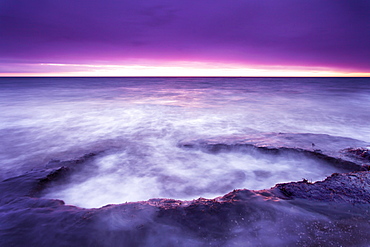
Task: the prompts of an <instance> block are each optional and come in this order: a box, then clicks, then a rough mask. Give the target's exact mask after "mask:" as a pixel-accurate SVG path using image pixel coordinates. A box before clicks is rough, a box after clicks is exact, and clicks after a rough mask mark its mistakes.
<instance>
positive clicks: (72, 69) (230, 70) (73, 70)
mask: <svg viewBox="0 0 370 247" xmlns="http://www.w3.org/2000/svg"><path fill="white" fill-rule="evenodd" d="M24 67H25V68H27V70H31V71H35V72H28V73H0V76H3V77H6V76H20V77H23V76H39V77H44V76H62V77H65V76H77V77H79V76H82V77H85V76H86V77H92V76H95V77H96V76H98V77H99V76H103V77H110V76H112V77H151V76H154V77H189V76H190V77H194V76H200V77H365V76H370V73H361V72H344V71H336V70H331V69H330V68H322V67H314V68H312V67H292V66H254V67H253V66H242V65H236V64H220V63H217V64H216V63H201V62H173V63H171V64H170V63H167V64H166V65H163V66H158V65H153V66H150V65H106V64H104V65H96V64H61V63H40V64H26V65H24ZM37 71H42V72H37Z"/></svg>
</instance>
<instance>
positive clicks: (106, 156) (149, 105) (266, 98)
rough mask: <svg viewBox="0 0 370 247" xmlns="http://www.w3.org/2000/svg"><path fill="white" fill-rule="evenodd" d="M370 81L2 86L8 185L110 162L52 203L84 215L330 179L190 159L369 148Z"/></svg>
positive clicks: (297, 166)
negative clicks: (263, 145)
mask: <svg viewBox="0 0 370 247" xmlns="http://www.w3.org/2000/svg"><path fill="white" fill-rule="evenodd" d="M369 122H370V78H0V137H1V140H0V179H1V180H3V179H6V178H10V177H14V176H17V175H21V174H24V173H26V172H27V171H30V170H32V169H37V168H42V167H45V165H46V164H47V163H48V162H50V161H52V160H61V161H65V160H70V159H76V158H79V157H82V156H83V155H85V154H88V153H91V152H102V155H100V156H99V158H97V159H96V160H94V161H93V162H91V164H89V167H88V168H87V169H85V170H84V171H83V172H79V173H76V174H74V175H73V177H72V179H71V180H70V182H69V183H67V184H61V185H58V186H55V187H53V188H52V189H50V190H49V191H48V193H47V194H46V195H45V197H46V198H52V199H61V200H64V201H65V202H66V203H67V204H71V205H76V206H80V207H86V208H95V207H101V206H104V205H106V204H113V203H123V202H133V201H142V200H148V199H150V198H174V199H182V200H192V199H196V198H199V197H205V198H214V197H217V196H221V195H224V194H225V193H228V192H230V191H232V190H233V189H242V188H247V189H252V190H259V189H268V188H270V187H272V186H274V185H275V184H276V183H282V182H290V181H298V180H302V178H305V179H308V180H309V181H318V180H322V179H324V178H325V177H327V176H328V175H330V174H332V173H333V172H337V170H336V169H335V168H333V167H327V168H323V166H321V165H320V164H318V163H317V161H315V160H310V159H302V157H295V156H277V157H274V158H271V157H269V156H263V155H257V156H256V155H255V156H252V155H247V154H243V153H235V152H224V153H218V154H214V153H207V152H202V151H200V150H184V149H182V148H179V146H178V143H179V142H181V141H184V140H197V139H202V138H213V137H218V136H227V137H233V136H240V135H250V134H257V133H313V134H328V135H333V136H340V137H349V138H353V139H357V140H362V141H367V142H368V141H370V124H369Z"/></svg>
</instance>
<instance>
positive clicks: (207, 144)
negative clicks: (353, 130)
mask: <svg viewBox="0 0 370 247" xmlns="http://www.w3.org/2000/svg"><path fill="white" fill-rule="evenodd" d="M368 145H369V143H367V142H363V141H359V140H355V139H351V138H344V137H337V136H330V135H322V134H309V133H304V134H293V133H261V134H253V135H245V136H241V135H235V136H219V137H213V138H203V139H192V140H183V141H181V142H179V143H178V146H179V147H180V148H185V149H199V150H202V151H204V152H211V153H218V152H230V151H234V152H246V153H251V154H253V152H262V153H264V154H270V155H278V154H283V153H297V154H301V155H306V156H309V157H314V158H318V159H321V160H325V161H328V162H329V163H330V164H332V165H334V166H336V167H339V168H345V169H348V171H358V170H359V171H361V170H362V171H365V170H368V167H369V165H370V160H369V159H367V160H366V159H362V160H361V161H359V159H358V157H355V156H353V155H348V153H351V152H348V151H347V152H343V150H352V148H353V147H365V146H368ZM355 150H363V149H361V148H358V149H355ZM359 152H361V154H362V153H363V151H359ZM352 153H353V152H352ZM367 154H368V153H367V152H365V153H364V154H362V155H363V156H366V157H367Z"/></svg>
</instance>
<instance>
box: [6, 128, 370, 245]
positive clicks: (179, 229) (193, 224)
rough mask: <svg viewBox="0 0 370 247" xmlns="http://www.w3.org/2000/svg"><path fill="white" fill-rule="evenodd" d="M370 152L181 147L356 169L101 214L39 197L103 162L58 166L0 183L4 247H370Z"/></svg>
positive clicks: (260, 142) (248, 141) (225, 144)
mask: <svg viewBox="0 0 370 247" xmlns="http://www.w3.org/2000/svg"><path fill="white" fill-rule="evenodd" d="M267 142H270V143H269V144H268V143H267ZM312 143H314V144H315V145H314V146H313V145H312ZM330 143H332V144H333V147H331V146H330ZM366 145H368V144H367V143H363V142H360V141H355V140H352V139H348V138H339V137H330V136H327V135H312V134H297V135H293V134H266V135H261V136H259V137H257V136H253V137H250V136H249V137H246V136H244V137H240V138H235V137H229V138H215V139H207V140H205V139H203V140H196V141H187V142H181V143H179V146H180V147H182V148H199V149H202V150H204V151H206V152H223V151H243V152H252V151H255V150H258V151H261V152H267V153H270V154H271V155H275V154H277V153H280V152H297V153H303V154H305V155H306V154H307V155H312V156H315V157H318V158H320V159H326V160H328V162H334V163H336V162H337V163H338V164H340V165H348V166H347V168H348V167H352V168H355V170H357V171H352V172H349V173H343V174H333V175H331V176H330V177H328V178H327V179H325V180H323V181H320V182H315V183H310V182H308V181H307V180H303V181H300V182H291V183H285V184H277V185H276V186H275V187H274V188H272V189H269V190H260V191H251V190H234V191H232V192H230V193H228V194H226V195H224V196H222V197H218V198H214V199H204V198H199V199H197V200H192V201H181V200H173V199H151V200H148V201H143V202H135V203H123V204H118V205H107V206H105V207H102V208H97V209H83V208H78V207H75V206H70V205H65V204H64V202H63V201H61V200H51V199H43V198H40V196H41V195H42V193H43V191H44V190H45V189H47V188H48V187H49V186H51V185H52V184H53V183H63V182H65V181H67V180H68V177H69V176H70V174H73V173H74V172H75V171H78V170H79V169H81V167H83V166H84V165H85V164H86V163H88V162H89V161H90V160H92V159H94V158H95V156H97V155H98V154H89V155H86V156H83V157H81V158H80V159H76V160H71V161H64V162H62V161H52V162H51V163H49V164H48V165H47V166H46V167H45V169H40V170H32V171H29V172H27V173H25V174H23V175H21V176H18V177H14V178H10V179H6V180H4V181H2V182H1V183H0V246H206V245H207V246H367V245H368V243H369V242H370V236H369V234H368V232H369V231H370V225H369V220H370V215H369V214H370V213H369V206H370V204H369V203H370V196H369V195H370V193H369V192H370V172H369V171H359V170H365V169H364V166H362V164H364V163H365V164H368V156H367V155H368V153H367V152H368V150H367V149H366V150H365V149H363V148H361V147H363V146H366ZM351 147H352V148H351ZM317 149H320V150H321V151H320V152H319V151H317Z"/></svg>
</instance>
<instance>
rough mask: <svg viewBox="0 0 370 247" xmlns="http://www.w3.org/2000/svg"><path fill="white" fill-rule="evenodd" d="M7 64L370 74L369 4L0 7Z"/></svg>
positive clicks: (18, 3)
mask: <svg viewBox="0 0 370 247" xmlns="http://www.w3.org/2000/svg"><path fill="white" fill-rule="evenodd" d="M0 6H1V8H0V30H1V31H0V34H1V36H2V39H1V40H0V52H1V54H2V56H1V57H0V59H2V60H7V61H10V60H14V59H20V60H27V61H28V60H32V61H34V62H65V63H66V62H69V63H74V62H91V61H96V62H99V61H100V62H104V61H110V62H112V61H115V62H117V63H119V62H121V61H125V60H127V59H162V60H174V61H176V60H193V61H194V60H196V61H222V62H240V63H245V64H260V65H297V66H329V67H338V68H345V69H349V70H350V69H353V70H362V71H363V70H365V71H369V70H370V65H369V63H368V57H369V55H370V50H369V49H368V45H367V44H368V43H370V33H369V32H367V31H365V30H369V28H370V24H369V23H370V15H368V13H369V11H370V3H369V2H368V1H366V0H358V1H355V2H354V1H352V2H348V1H344V0H339V1H325V2H323V1H318V0H312V1H309V2H305V1H304V2H302V1H299V2H297V1H293V0H282V1H272V0H262V1H241V0H234V1H225V0H221V1H217V2H215V1H210V0H205V1H201V2H199V1H194V0H188V1H167V0H160V1H159V0H157V1H113V0H112V1H108V2H107V1H92V2H91V1H86V0H82V1H78V2H76V1H71V0H66V1H58V2H56V1H53V2H51V1H36V2H35V1H33V2H30V1H25V0H12V1H10V0H5V1H4V0H3V1H1V2H0Z"/></svg>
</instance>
